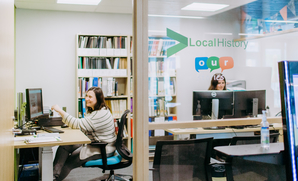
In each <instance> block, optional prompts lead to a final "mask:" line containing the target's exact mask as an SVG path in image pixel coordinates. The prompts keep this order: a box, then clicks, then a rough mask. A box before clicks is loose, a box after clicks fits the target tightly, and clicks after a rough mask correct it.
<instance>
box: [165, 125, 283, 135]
mask: <svg viewBox="0 0 298 181" xmlns="http://www.w3.org/2000/svg"><path fill="white" fill-rule="evenodd" d="M269 129H270V130H281V129H282V124H281V123H274V124H273V127H270V128H269ZM260 130H261V127H259V128H244V129H234V128H226V129H217V130H207V129H203V128H189V129H188V128H186V129H166V130H165V131H167V132H170V133H172V134H174V135H177V134H210V133H233V132H238V133H239V132H252V131H260Z"/></svg>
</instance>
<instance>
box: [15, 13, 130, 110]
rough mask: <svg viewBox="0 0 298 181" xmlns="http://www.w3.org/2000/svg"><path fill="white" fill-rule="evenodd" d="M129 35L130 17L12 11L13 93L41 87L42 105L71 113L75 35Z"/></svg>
mask: <svg viewBox="0 0 298 181" xmlns="http://www.w3.org/2000/svg"><path fill="white" fill-rule="evenodd" d="M77 33H86V34H112V35H132V16H131V15H126V14H101V13H81V12H59V11H38V10H24V9H17V10H16V92H25V89H26V88H42V89H43V104H44V105H45V106H52V105H54V104H58V105H60V106H66V107H67V111H68V112H69V113H70V114H72V115H75V101H77V100H76V99H75V94H76V87H75V81H76V78H75V69H76V68H77V65H75V35H76V34H77Z"/></svg>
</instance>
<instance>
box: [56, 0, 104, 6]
mask: <svg viewBox="0 0 298 181" xmlns="http://www.w3.org/2000/svg"><path fill="white" fill-rule="evenodd" d="M100 1H101V0H57V3H58V4H78V5H98V4H99V3H100Z"/></svg>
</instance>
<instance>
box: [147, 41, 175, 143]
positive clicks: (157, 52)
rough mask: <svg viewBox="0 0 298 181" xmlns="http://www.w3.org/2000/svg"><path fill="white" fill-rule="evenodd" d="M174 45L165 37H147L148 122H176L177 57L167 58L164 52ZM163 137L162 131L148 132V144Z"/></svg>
mask: <svg viewBox="0 0 298 181" xmlns="http://www.w3.org/2000/svg"><path fill="white" fill-rule="evenodd" d="M174 44H175V41H174V40H171V39H169V38H167V37H149V40H148V80H149V122H164V121H175V120H177V109H176V105H177V104H176V101H177V92H176V59H177V57H176V56H175V55H173V56H171V57H167V52H166V51H167V49H168V47H171V46H173V45H174ZM165 136H166V133H165V131H164V130H155V131H151V130H150V131H149V142H150V140H151V139H152V138H155V139H156V138H157V139H160V138H163V137H165ZM155 142H156V141H155ZM155 142H154V143H155Z"/></svg>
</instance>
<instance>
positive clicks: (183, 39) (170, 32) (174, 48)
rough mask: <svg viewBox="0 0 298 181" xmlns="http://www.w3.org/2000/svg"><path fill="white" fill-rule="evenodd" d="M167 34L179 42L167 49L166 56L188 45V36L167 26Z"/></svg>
mask: <svg viewBox="0 0 298 181" xmlns="http://www.w3.org/2000/svg"><path fill="white" fill-rule="evenodd" d="M167 36H168V37H169V38H172V39H174V40H176V41H178V42H179V43H178V44H177V45H174V46H172V47H170V48H168V49H167V57H170V56H172V55H174V54H175V53H177V52H179V51H180V50H182V49H184V48H186V47H187V46H188V38H187V37H185V36H183V35H181V34H179V33H177V32H175V31H173V30H170V29H169V28H167Z"/></svg>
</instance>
